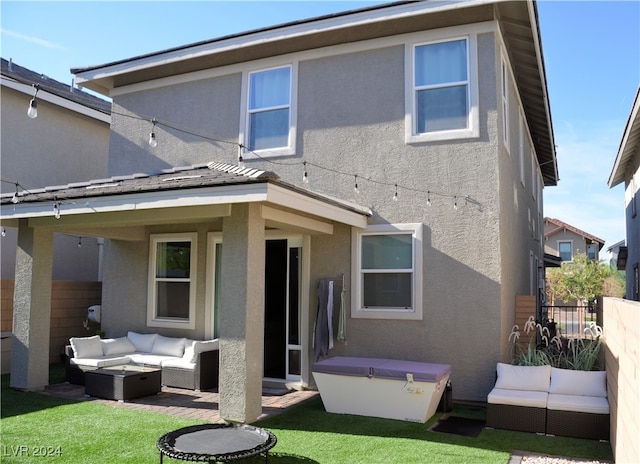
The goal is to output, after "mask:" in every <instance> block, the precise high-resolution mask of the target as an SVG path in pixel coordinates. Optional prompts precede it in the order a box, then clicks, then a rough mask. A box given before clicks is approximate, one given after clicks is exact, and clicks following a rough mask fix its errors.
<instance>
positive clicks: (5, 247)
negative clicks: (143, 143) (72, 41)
mask: <svg viewBox="0 0 640 464" xmlns="http://www.w3.org/2000/svg"><path fill="white" fill-rule="evenodd" d="M1 64H2V66H1V70H2V79H1V85H2V103H1V111H2V122H1V124H0V136H1V137H2V151H1V153H0V163H1V166H2V184H1V189H0V191H1V192H2V193H9V194H12V195H13V194H14V193H16V192H17V201H19V200H20V198H21V196H22V195H24V194H26V193H28V192H29V191H31V190H32V189H37V188H42V187H46V186H50V185H63V184H68V183H69V182H73V181H75V180H78V179H99V178H103V177H106V175H107V160H108V157H109V132H110V123H111V103H110V102H108V101H106V100H103V99H101V98H98V97H95V96H93V95H91V94H89V93H88V92H85V91H82V90H79V89H77V88H73V86H70V85H69V84H63V83H60V82H58V81H55V80H53V79H50V78H48V77H46V76H44V75H42V74H39V73H37V72H34V71H31V70H29V69H27V68H24V67H22V66H19V65H17V64H16V63H13V62H12V61H11V60H5V59H4V58H2V63H1ZM34 85H38V86H39V90H38V93H37V97H36V101H37V110H38V115H37V117H36V118H33V119H31V118H29V117H27V108H28V107H29V102H30V100H31V99H32V98H33V96H34V93H35V87H34ZM17 235H18V234H17V230H16V229H14V228H6V229H5V230H4V234H3V237H2V242H1V244H2V259H1V262H2V265H1V266H0V278H2V279H13V277H14V272H15V265H16V261H15V259H16V253H15V249H16V241H17ZM78 245H81V246H78ZM99 261H100V245H99V242H98V240H97V239H96V238H95V237H90V236H87V237H83V236H81V235H77V234H56V235H55V257H54V261H53V278H54V279H55V280H83V281H86V280H94V281H97V280H99V277H100V262H99Z"/></svg>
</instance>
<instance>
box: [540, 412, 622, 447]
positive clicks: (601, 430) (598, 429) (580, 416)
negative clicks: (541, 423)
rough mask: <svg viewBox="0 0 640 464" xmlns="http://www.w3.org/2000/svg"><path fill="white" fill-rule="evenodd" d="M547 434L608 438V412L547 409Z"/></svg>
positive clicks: (594, 438)
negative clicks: (591, 412)
mask: <svg viewBox="0 0 640 464" xmlns="http://www.w3.org/2000/svg"><path fill="white" fill-rule="evenodd" d="M547 434H549V435H558V436H563V437H574V438H587V439H590V440H607V441H608V440H609V438H610V437H609V414H590V413H586V412H572V411H557V410H553V409H548V410H547Z"/></svg>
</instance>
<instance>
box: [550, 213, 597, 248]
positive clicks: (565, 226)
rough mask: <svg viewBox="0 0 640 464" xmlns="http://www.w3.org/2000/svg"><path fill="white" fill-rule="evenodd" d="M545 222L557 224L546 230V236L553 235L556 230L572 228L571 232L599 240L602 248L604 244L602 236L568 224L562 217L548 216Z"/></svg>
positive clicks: (592, 239)
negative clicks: (553, 227)
mask: <svg viewBox="0 0 640 464" xmlns="http://www.w3.org/2000/svg"><path fill="white" fill-rule="evenodd" d="M544 220H545V222H548V223H551V224H554V225H555V226H556V228H555V229H553V230H550V231H549V232H545V234H544V236H545V238H546V237H549V236H551V235H554V234H555V233H556V232H558V231H559V230H562V229H567V230H570V231H571V232H574V233H576V234H578V235H582V236H583V237H585V238H588V239H589V240H591V241H594V242H598V243H599V244H600V248H602V247H603V246H604V240H602V239H601V238H598V237H596V236H595V235H592V234H590V233H588V232H585V231H584V230H581V229H578V228H577V227H574V226H572V225H570V224H567V223H566V222H562V221H561V220H560V219H554V218H549V217H546V218H544Z"/></svg>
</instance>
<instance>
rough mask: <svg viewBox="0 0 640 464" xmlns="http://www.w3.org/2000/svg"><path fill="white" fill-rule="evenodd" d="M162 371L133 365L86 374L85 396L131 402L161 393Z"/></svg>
mask: <svg viewBox="0 0 640 464" xmlns="http://www.w3.org/2000/svg"><path fill="white" fill-rule="evenodd" d="M160 372H161V371H160V369H153V368H148V367H139V366H132V365H124V366H114V367H107V368H100V369H95V370H93V371H87V372H85V387H84V390H85V394H86V395H89V396H96V397H98V398H106V399H108V400H119V401H125V400H131V399H134V398H140V397H142V396H149V395H155V394H157V393H160V390H161V388H162V386H161V384H160V379H161V374H160Z"/></svg>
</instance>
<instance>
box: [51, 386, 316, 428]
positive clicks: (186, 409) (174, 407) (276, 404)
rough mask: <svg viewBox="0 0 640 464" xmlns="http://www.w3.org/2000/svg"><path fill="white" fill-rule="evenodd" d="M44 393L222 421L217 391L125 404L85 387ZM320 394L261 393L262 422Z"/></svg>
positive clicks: (165, 391) (169, 392)
mask: <svg viewBox="0 0 640 464" xmlns="http://www.w3.org/2000/svg"><path fill="white" fill-rule="evenodd" d="M43 393H45V394H47V395H51V396H56V397H60V398H67V399H72V400H77V401H95V402H96V403H100V404H105V405H108V406H113V407H116V408H129V409H136V410H138V411H153V412H159V413H161V414H168V415H170V416H176V417H184V418H187V419H196V420H202V421H208V422H220V421H221V420H222V419H221V417H220V414H219V412H218V401H219V398H220V395H219V394H218V392H217V391H200V392H197V391H193V390H185V389H182V388H171V387H162V391H161V392H160V393H158V394H157V395H151V396H145V397H142V398H137V399H133V400H128V401H124V402H123V401H114V400H104V399H101V398H94V397H89V396H86V395H85V394H84V386H82V385H72V384H69V383H60V384H54V385H48V386H47V387H45V389H44V392H43ZM317 395H318V392H317V391H312V390H303V391H297V390H292V391H289V392H286V393H285V392H284V391H278V390H270V389H265V390H263V392H262V415H261V416H260V418H259V419H264V418H266V417H271V416H274V415H276V414H280V413H282V412H284V411H286V410H287V409H288V408H291V407H292V406H295V405H297V404H300V403H302V402H305V401H308V400H310V399H312V398H315V397H316V396H317Z"/></svg>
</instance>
